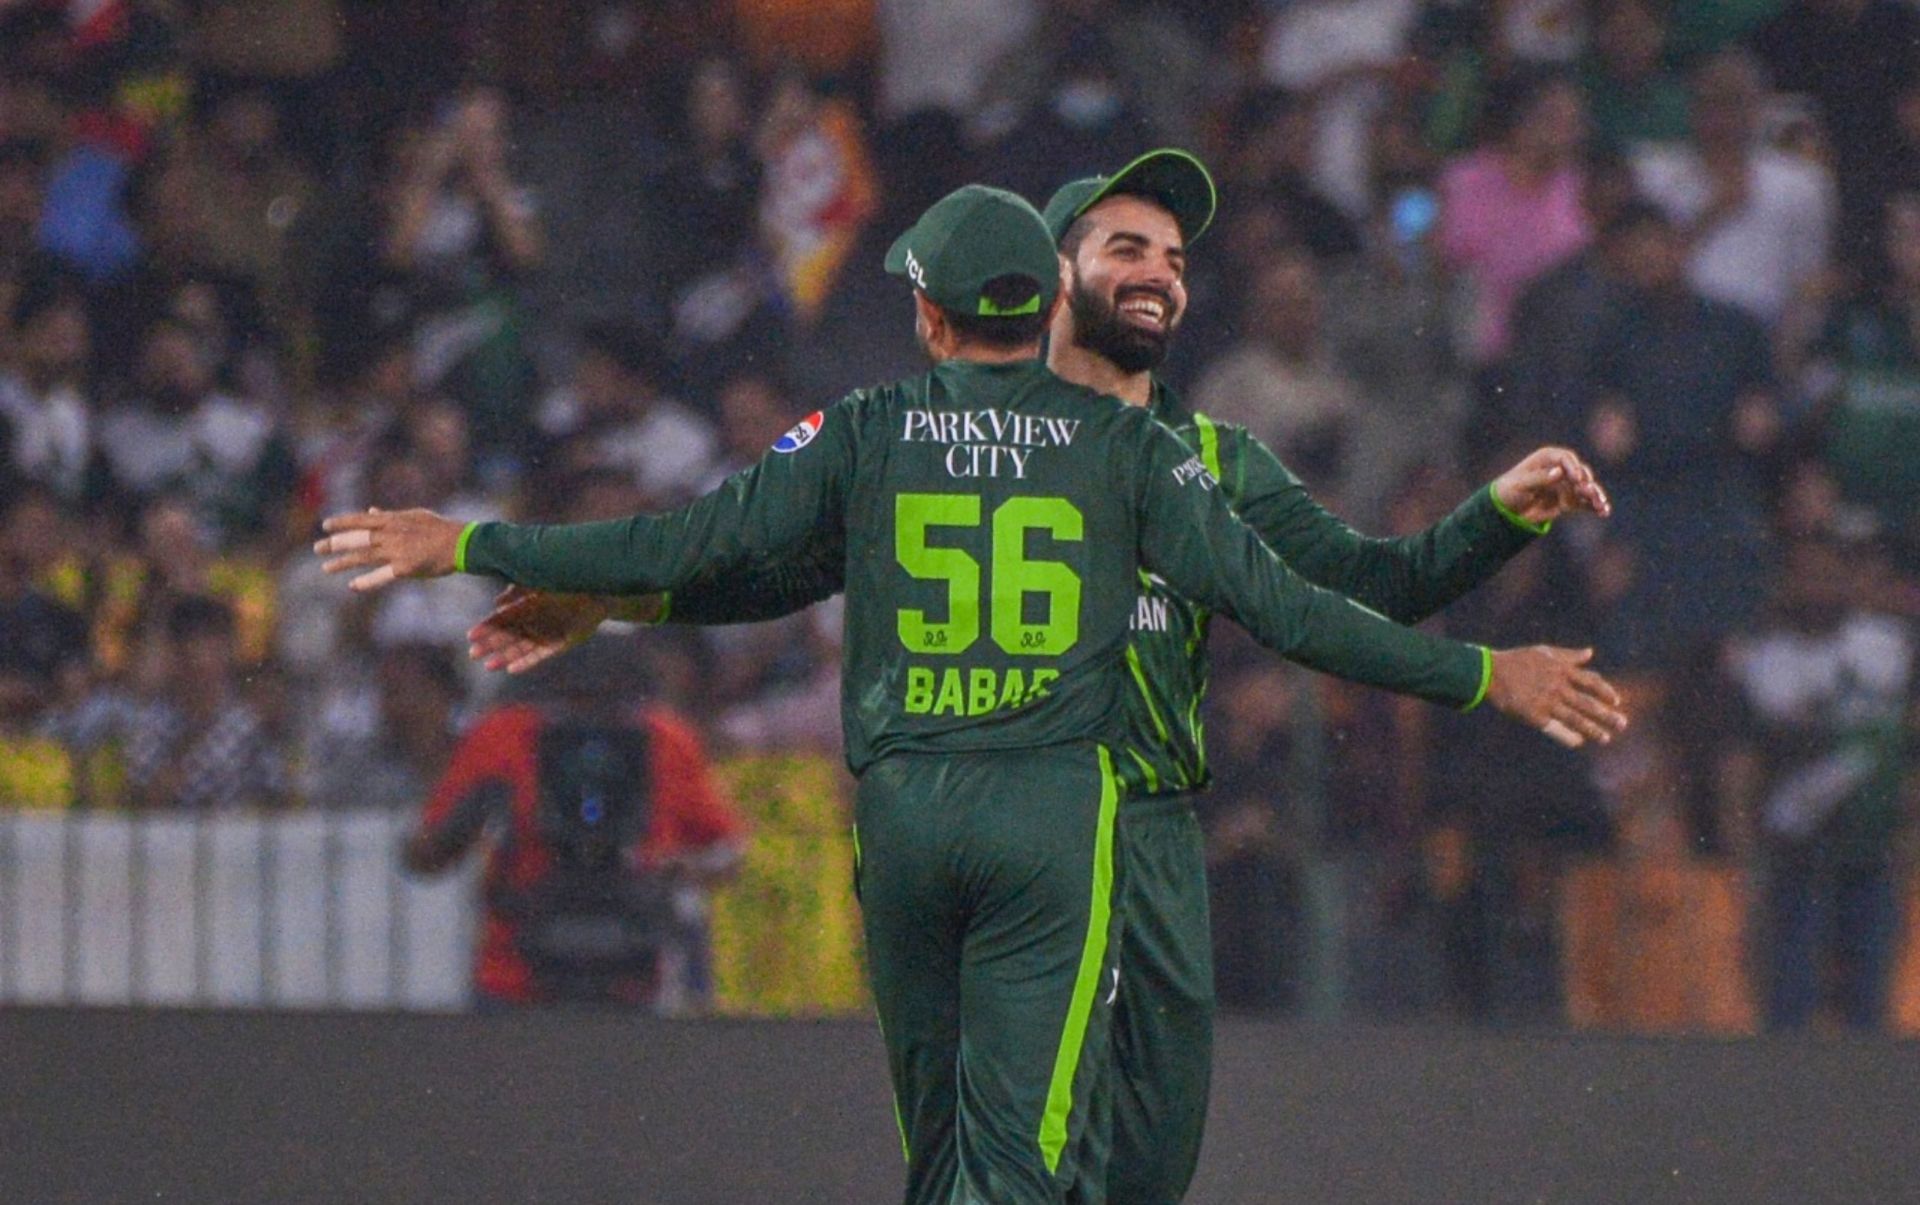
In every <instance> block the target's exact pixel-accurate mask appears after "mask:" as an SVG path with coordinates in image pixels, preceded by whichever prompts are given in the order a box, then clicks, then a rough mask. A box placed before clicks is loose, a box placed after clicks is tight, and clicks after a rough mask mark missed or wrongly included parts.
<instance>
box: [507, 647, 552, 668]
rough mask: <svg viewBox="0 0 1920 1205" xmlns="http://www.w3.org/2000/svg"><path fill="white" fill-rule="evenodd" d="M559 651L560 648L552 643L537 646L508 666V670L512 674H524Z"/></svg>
mask: <svg viewBox="0 0 1920 1205" xmlns="http://www.w3.org/2000/svg"><path fill="white" fill-rule="evenodd" d="M559 651H560V650H559V648H557V647H555V646H552V645H540V646H537V647H536V648H534V649H533V650H532V651H531V652H528V653H527V654H526V655H524V656H522V657H519V658H517V659H516V660H515V661H514V662H513V664H512V665H509V666H507V672H508V673H510V674H524V673H526V672H527V671H528V670H530V669H532V668H533V667H534V666H536V665H539V664H540V663H541V662H543V661H545V660H547V659H548V658H549V657H552V656H553V655H554V654H555V653H557V652H559Z"/></svg>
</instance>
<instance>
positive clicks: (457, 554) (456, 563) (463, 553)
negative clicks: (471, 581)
mask: <svg viewBox="0 0 1920 1205" xmlns="http://www.w3.org/2000/svg"><path fill="white" fill-rule="evenodd" d="M479 526H480V523H479V521H478V520H475V521H474V522H472V523H469V524H467V525H466V526H465V527H462V528H461V529H460V538H459V540H457V541H455V543H454V545H453V571H454V572H455V573H465V572H466V571H467V542H468V541H469V540H471V539H473V533H474V531H475V530H476V529H477V528H479Z"/></svg>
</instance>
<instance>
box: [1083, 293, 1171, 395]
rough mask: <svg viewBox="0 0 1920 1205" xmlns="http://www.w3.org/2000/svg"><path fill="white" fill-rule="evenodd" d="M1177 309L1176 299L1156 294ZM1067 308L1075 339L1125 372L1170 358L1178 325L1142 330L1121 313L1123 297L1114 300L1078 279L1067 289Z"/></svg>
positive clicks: (1148, 368)
mask: <svg viewBox="0 0 1920 1205" xmlns="http://www.w3.org/2000/svg"><path fill="white" fill-rule="evenodd" d="M1155 295H1156V296H1159V297H1160V298H1161V300H1163V301H1165V302H1166V304H1167V309H1168V311H1169V312H1171V311H1172V309H1173V299H1172V298H1170V297H1166V296H1165V295H1163V294H1155ZM1067 312H1068V313H1069V314H1071V315H1072V316H1073V342H1074V345H1075V346H1076V347H1084V348H1086V349H1087V350H1088V351H1090V352H1092V353H1093V354H1095V355H1097V356H1099V357H1100V358H1101V359H1103V360H1106V361H1107V362H1108V363H1110V364H1112V365H1113V366H1114V367H1115V368H1118V369H1119V370H1120V371H1121V372H1124V373H1136V372H1149V371H1151V370H1153V369H1155V368H1158V367H1160V365H1161V364H1163V363H1165V362H1166V359H1167V349H1168V348H1169V347H1170V346H1171V345H1172V343H1173V330H1174V328H1173V327H1172V326H1171V325H1169V326H1168V328H1167V331H1166V333H1165V334H1155V333H1154V332H1152V331H1145V330H1141V329H1140V328H1139V327H1137V326H1132V325H1129V324H1128V323H1127V322H1126V321H1125V320H1124V319H1122V318H1121V317H1120V299H1119V298H1118V297H1115V298H1114V299H1113V301H1112V302H1111V303H1109V302H1108V301H1107V300H1106V299H1105V298H1103V297H1099V296H1097V295H1095V294H1094V293H1093V292H1092V291H1090V290H1089V289H1087V288H1086V287H1085V286H1084V285H1082V284H1081V283H1080V282H1079V281H1078V280H1075V281H1074V282H1073V287H1072V288H1071V289H1069V290H1068V291H1067Z"/></svg>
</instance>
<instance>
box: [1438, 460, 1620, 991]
mask: <svg viewBox="0 0 1920 1205" xmlns="http://www.w3.org/2000/svg"><path fill="white" fill-rule="evenodd" d="M1523 450H1524V445H1522V446H1521V448H1520V449H1514V448H1509V447H1499V446H1496V447H1492V448H1487V449H1483V450H1482V455H1481V460H1482V461H1483V462H1486V463H1499V464H1505V463H1509V462H1510V461H1511V460H1512V459H1514V458H1516V457H1517V456H1518V455H1519V454H1521V452H1522V451H1523ZM1441 505H1444V503H1442V504H1441ZM1433 509H1434V510H1436V511H1437V510H1438V509H1439V508H1438V507H1434V508H1433ZM1585 591H1586V582H1585V579H1584V577H1583V575H1582V574H1581V573H1580V572H1579V569H1578V567H1577V566H1576V565H1575V564H1573V563H1571V562H1570V558H1569V548H1568V544H1567V543H1566V542H1564V541H1560V540H1554V541H1543V542H1542V545H1541V547H1540V548H1538V549H1535V550H1533V551H1531V552H1529V553H1527V554H1526V555H1524V556H1521V557H1518V558H1516V559H1515V560H1514V561H1512V562H1511V563H1510V564H1508V565H1507V567H1506V568H1504V569H1502V570H1501V572H1500V575H1499V576H1498V577H1496V578H1494V579H1493V580H1492V581H1490V582H1488V583H1487V584H1486V585H1484V586H1482V587H1480V588H1479V589H1478V590H1476V591H1474V592H1473V593H1472V594H1469V595H1467V596H1466V597H1464V598H1462V599H1461V600H1460V601H1459V602H1457V603H1455V604H1454V605H1453V606H1451V607H1449V608H1448V609H1447V626H1448V630H1449V631H1450V632H1453V633H1455V634H1457V635H1462V636H1468V637H1469V638H1470V637H1471V634H1473V633H1490V632H1498V633H1500V638H1501V639H1502V640H1512V641H1515V642H1517V643H1522V644H1534V643H1542V644H1555V645H1561V646H1575V647H1577V646H1579V645H1580V644H1582V643H1583V642H1586V641H1590V640H1591V639H1592V638H1593V633H1594V631H1595V630H1596V623H1595V620H1594V616H1593V614H1592V611H1591V610H1590V607H1589V600H1588V598H1587V597H1586V593H1585ZM1610 668H1611V666H1610ZM1419 718H1420V721H1421V723H1422V725H1423V726H1424V728H1425V729H1426V733H1427V736H1428V739H1429V742H1430V743H1429V744H1428V746H1427V755H1426V756H1427V759H1428V763H1429V764H1428V775H1429V781H1430V790H1431V795H1430V798H1429V801H1428V816H1427V821H1428V823H1429V824H1430V825H1431V826H1432V827H1431V829H1430V830H1429V831H1428V833H1427V836H1426V843H1427V850H1426V852H1427V858H1428V868H1429V872H1430V875H1429V879H1428V887H1429V889H1430V890H1432V891H1433V892H1434V893H1435V896H1436V902H1437V903H1438V904H1439V905H1440V909H1439V910H1440V914H1441V917H1442V919H1443V925H1444V929H1445V933H1446V937H1445V964H1446V983H1447V985H1448V997H1449V999H1450V1001H1451V1002H1452V1004H1453V1005H1454V1006H1455V1007H1456V1008H1458V1009H1460V1010H1461V1011H1462V1012H1463V1013H1464V1014H1465V1015H1467V1016H1472V1017H1477V1018H1480V1019H1506V1020H1519V1019H1528V1020H1534V1021H1545V1020H1549V1019H1551V1018H1553V1017H1554V1016H1555V1015H1556V1014H1557V1012H1558V1006H1557V1001H1558V995H1559V981H1560V973H1559V964H1558V950H1557V948H1556V945H1557V943H1556V942H1555V940H1554V930H1555V920H1556V912H1555V900H1556V894H1557V893H1556V889H1555V888H1556V880H1557V877H1558V872H1559V868H1560V866H1561V864H1562V863H1563V862H1565V861H1566V860H1568V859H1570V858H1573V857H1578V856H1582V855H1592V854H1594V853H1596V852H1597V851H1600V850H1602V849H1604V848H1606V845H1607V842H1608V839H1609V836H1610V829H1609V823H1608V819H1607V816H1606V812H1605V810H1604V808H1603V806H1602V802H1601V799H1600V797H1599V794H1598V792H1597V791H1596V790H1595V788H1594V782H1593V774H1592V764H1591V759H1590V758H1587V757H1583V756H1582V755H1580V754H1578V753H1575V752H1573V751H1571V750H1568V749H1564V748H1562V747H1561V746H1559V745H1557V744H1555V743H1554V742H1552V741H1549V740H1545V739H1542V738H1541V736H1540V734H1539V733H1537V732H1533V731H1530V730H1528V729H1526V728H1522V727H1519V726H1516V725H1513V724H1475V723H1472V722H1471V721H1470V719H1469V718H1468V717H1464V716H1459V715H1456V714H1452V713H1443V712H1435V711H1432V710H1431V709H1423V710H1422V711H1421V713H1420V717H1419ZM1634 718H1635V720H1636V723H1637V722H1638V721H1639V720H1640V718H1641V717H1640V716H1639V715H1637V714H1636V715H1635V717H1634Z"/></svg>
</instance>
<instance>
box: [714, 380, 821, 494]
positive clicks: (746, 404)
mask: <svg viewBox="0 0 1920 1205" xmlns="http://www.w3.org/2000/svg"><path fill="white" fill-rule="evenodd" d="M799 412H800V407H799V406H798V405H797V404H796V403H795V402H794V400H793V390H792V389H791V388H790V387H789V386H788V385H787V384H786V382H784V381H782V380H781V379H780V378H779V377H777V376H775V375H773V374H771V373H767V372H756V371H753V370H751V369H749V370H747V371H745V372H741V373H737V374H735V375H734V376H733V377H731V378H729V379H728V381H727V383H726V384H724V385H722V386H721V387H720V448H719V455H718V457H717V458H716V459H715V461H714V464H713V467H712V469H711V471H710V472H709V473H708V475H707V479H706V480H705V481H704V482H702V483H701V484H700V492H702V493H705V492H706V491H707V490H710V489H712V488H713V487H714V486H716V485H719V484H720V480H721V478H723V477H725V476H726V475H728V474H729V473H737V472H739V471H740V470H741V469H744V468H746V467H747V466H748V465H751V464H754V463H756V462H757V461H759V459H760V458H761V457H763V456H765V455H766V454H767V449H768V448H771V447H772V446H773V443H774V441H775V440H777V439H779V438H780V437H781V436H782V435H784V434H785V433H786V432H787V429H788V428H790V427H791V426H793V419H794V415H796V414H798V413H799Z"/></svg>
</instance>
